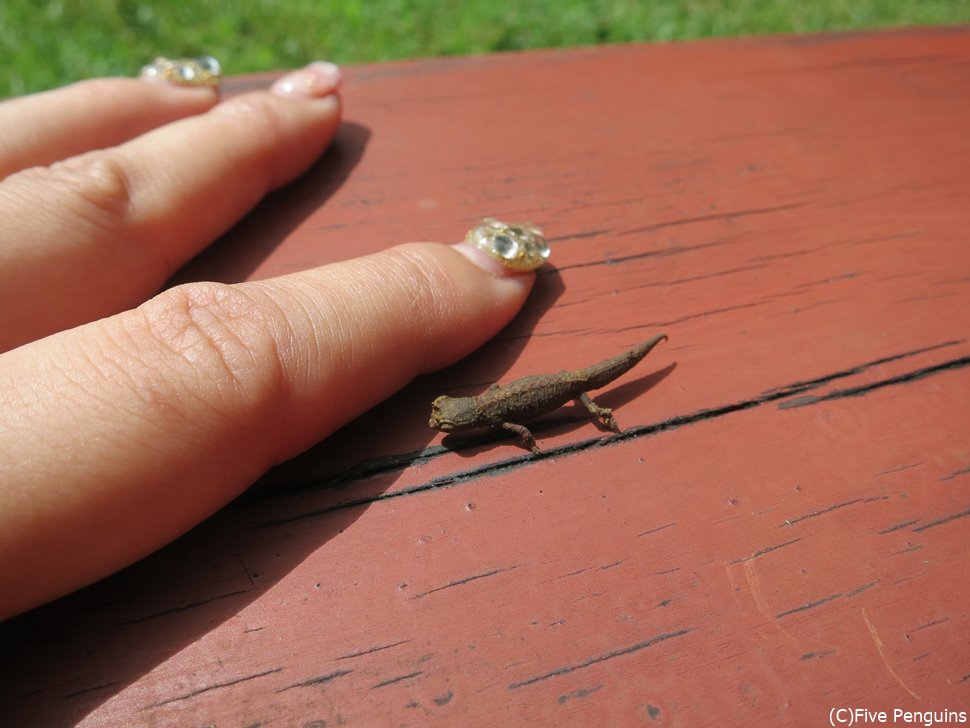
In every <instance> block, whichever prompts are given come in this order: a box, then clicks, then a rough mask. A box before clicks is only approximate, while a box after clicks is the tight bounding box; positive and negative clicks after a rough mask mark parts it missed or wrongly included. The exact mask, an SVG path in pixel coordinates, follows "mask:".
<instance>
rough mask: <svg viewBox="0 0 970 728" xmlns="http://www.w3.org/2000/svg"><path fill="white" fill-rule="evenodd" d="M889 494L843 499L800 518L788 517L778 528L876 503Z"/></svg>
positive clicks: (887, 498) (885, 498)
mask: <svg viewBox="0 0 970 728" xmlns="http://www.w3.org/2000/svg"><path fill="white" fill-rule="evenodd" d="M889 498H890V496H888V495H874V496H871V497H869V498H853V499H852V500H847V501H843V502H841V503H836V504H834V505H831V506H829V507H827V508H821V509H819V510H817V511H812V512H811V513H806V514H805V515H804V516H799V517H798V518H786V519H785V521H784V522H783V523H780V524H778V528H784V527H786V526H793V525H794V524H796V523H801V522H802V521H807V520H809V519H810V518H818V517H819V516H824V515H825V514H826V513H831V512H832V511H837V510H840V509H842V508H847V507H849V506H854V505H857V504H859V503H874V502H876V501H881V500H889Z"/></svg>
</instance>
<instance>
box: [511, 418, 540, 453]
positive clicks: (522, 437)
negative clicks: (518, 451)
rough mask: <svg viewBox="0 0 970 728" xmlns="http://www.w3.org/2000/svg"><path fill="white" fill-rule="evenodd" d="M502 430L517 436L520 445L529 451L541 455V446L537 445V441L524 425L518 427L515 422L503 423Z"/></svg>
mask: <svg viewBox="0 0 970 728" xmlns="http://www.w3.org/2000/svg"><path fill="white" fill-rule="evenodd" d="M502 429H503V430H508V431H509V432H512V433H514V434H515V436H516V437H517V438H518V440H519V444H520V445H522V447H524V448H526V449H527V450H531V451H532V452H534V453H539V452H540V450H539V446H538V445H536V439H535V438H534V437H533V436H532V433H531V432H530V431H529V428H528V427H525V426H524V425H517V424H515V423H514V422H503V423H502Z"/></svg>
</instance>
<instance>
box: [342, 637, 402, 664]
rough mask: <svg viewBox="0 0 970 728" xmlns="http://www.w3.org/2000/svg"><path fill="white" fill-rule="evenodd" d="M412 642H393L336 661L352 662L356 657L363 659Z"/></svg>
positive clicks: (353, 653) (352, 653) (343, 656)
mask: <svg viewBox="0 0 970 728" xmlns="http://www.w3.org/2000/svg"><path fill="white" fill-rule="evenodd" d="M410 641H411V640H401V641H400V642H392V643H391V644H389V645H378V646H377V647H370V648H368V649H366V650H362V651H360V652H351V653H350V654H349V655H341V656H340V657H336V658H334V659H337V660H352V659H354V658H355V657H363V656H364V655H371V654H373V653H375V652H381V651H382V650H389V649H391V648H392V647H399V646H400V645H406V644H407V643H408V642H410Z"/></svg>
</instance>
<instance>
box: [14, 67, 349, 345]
mask: <svg viewBox="0 0 970 728" xmlns="http://www.w3.org/2000/svg"><path fill="white" fill-rule="evenodd" d="M320 66H321V64H313V65H311V66H309V67H308V68H307V69H304V72H302V73H304V74H305V75H306V74H309V75H310V76H311V77H314V78H317V77H319V78H321V79H322V80H321V82H320V83H318V84H317V85H316V86H307V85H303V86H300V87H299V90H300V91H303V92H306V93H310V94H316V95H317V97H314V96H298V95H296V94H295V93H290V94H289V95H287V93H286V89H285V88H280V87H279V86H277V87H276V91H275V92H259V93H253V94H248V95H246V96H239V97H236V98H233V99H229V100H227V101H225V102H223V103H221V104H219V105H218V106H215V107H214V108H213V109H212V110H211V111H209V112H208V113H206V114H202V115H200V116H194V117H191V118H188V119H183V120H181V121H177V122H174V123H172V124H168V125H166V126H163V127H160V128H158V129H155V130H153V131H150V132H148V133H146V134H144V135H142V136H140V137H138V138H136V139H133V140H131V141H129V142H126V143H125V144H122V145H121V146H118V147H113V148H111V149H105V150H99V151H96V152H90V153H88V154H84V155H81V156H80V157H73V158H71V159H69V160H67V161H64V162H60V163H58V164H55V165H52V166H51V167H39V168H38V167H35V168H32V169H29V170H25V171H23V172H19V173H17V174H14V175H11V176H10V177H8V178H7V179H6V180H4V181H3V182H2V183H0V219H2V220H4V225H3V227H2V229H0V310H11V311H12V310H18V309H24V308H29V310H30V316H29V317H22V318H21V319H19V320H14V321H12V322H11V324H10V326H9V327H5V330H4V331H2V332H0V350H2V349H3V348H10V347H11V346H14V345H17V344H20V343H23V342H25V341H29V340H32V339H34V338H38V337H39V336H43V335H46V334H48V333H51V332H53V331H57V330H61V329H64V328H67V327H70V326H74V325H77V324H79V323H83V322H86V321H90V320H93V319H95V318H99V317H102V316H106V315H110V314H112V313H115V312H117V311H120V310H124V309H126V308H130V307H132V306H134V305H137V304H138V303H140V302H141V301H144V300H145V298H147V297H148V296H150V295H152V294H153V293H155V292H156V291H157V290H158V289H159V287H160V286H161V285H162V283H164V281H165V280H166V279H167V278H168V277H169V276H170V275H171V274H172V272H173V271H174V270H175V269H176V268H178V267H179V266H180V265H181V264H182V263H183V262H185V261H186V260H187V259H188V258H189V257H191V256H192V255H194V254H195V253H197V252H198V251H199V250H200V249H201V248H203V247H204V246H205V245H207V244H208V243H210V242H211V241H212V240H213V239H214V238H215V237H217V236H218V235H219V234H220V233H222V232H223V231H225V230H226V229H227V228H228V227H229V226H230V225H232V224H233V223H234V222H235V221H236V220H238V219H239V218H240V217H241V216H242V215H243V214H244V213H245V212H247V211H248V210H249V209H250V208H251V207H252V206H253V205H255V204H256V202H258V201H259V200H260V199H261V198H262V197H263V196H264V195H265V194H266V193H267V192H268V191H269V190H271V189H274V188H276V187H279V186H280V185H282V184H284V183H286V182H289V181H290V180H292V179H293V178H295V177H296V176H298V175H299V174H300V173H301V172H303V171H305V170H306V168H307V167H309V166H310V164H312V163H313V161H314V160H315V159H316V158H317V157H318V156H319V155H320V153H321V152H322V151H323V149H324V148H325V147H326V146H327V144H328V143H329V141H330V139H331V138H332V137H333V135H334V133H335V131H336V129H337V126H338V124H339V122H340V105H339V102H338V100H337V97H336V95H335V91H336V82H337V80H338V79H337V78H336V77H334V76H333V75H332V74H331V75H330V76H326V74H325V73H323V72H322V71H320V70H319V68H320ZM299 73H301V72H298V75H299ZM38 291H42V292H43V295H42V296H38Z"/></svg>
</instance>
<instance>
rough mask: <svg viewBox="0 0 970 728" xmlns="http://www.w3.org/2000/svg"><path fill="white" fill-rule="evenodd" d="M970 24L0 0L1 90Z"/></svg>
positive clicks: (542, 2)
mask: <svg viewBox="0 0 970 728" xmlns="http://www.w3.org/2000/svg"><path fill="white" fill-rule="evenodd" d="M966 22H970V0H723V2H718V0H612V1H610V0H532V1H530V0H517V1H513V0H506V1H505V2H503V1H502V0H188V2H181V1H179V2H176V1H175V0H170V1H169V2H159V0H155V1H154V2H151V1H149V0H143V1H140V0H0V59H2V63H0V96H9V95H15V94H22V93H27V92H31V91H37V90H40V89H44V88H51V87H54V86H59V85H62V84H65V83H68V82H70V81H74V80H78V79H81V78H86V77H90V76H99V75H130V74H133V73H135V72H137V70H138V68H139V67H140V66H141V65H142V64H144V63H146V62H147V61H149V60H151V59H152V58H153V57H154V56H155V55H167V56H171V57H175V56H183V55H194V54H201V53H209V54H211V55H214V56H216V57H217V58H218V59H219V60H220V61H222V63H223V66H224V69H225V72H226V73H242V72H247V71H260V70H270V69H281V68H289V67H295V66H298V65H302V64H303V63H305V62H307V61H310V60H315V59H326V60H333V61H336V62H338V63H355V62H362V61H374V60H382V59H389V58H408V57H417V56H438V55H453V54H463V53H481V52H488V51H502V50H512V49H520V48H542V47H556V46H569V45H586V44H592V43H612V42H623V41H641V40H673V39H682V38H698V37H708V36H733V35H749V34H763V33H803V32H814V31H822V30H851V29H858V28H876V27H887V26H898V25H915V24H920V25H924V24H952V23H966Z"/></svg>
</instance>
